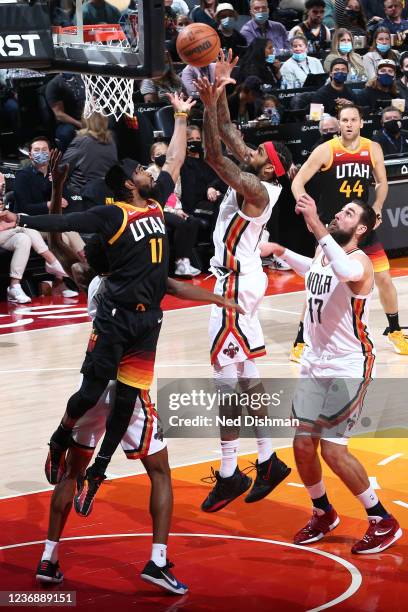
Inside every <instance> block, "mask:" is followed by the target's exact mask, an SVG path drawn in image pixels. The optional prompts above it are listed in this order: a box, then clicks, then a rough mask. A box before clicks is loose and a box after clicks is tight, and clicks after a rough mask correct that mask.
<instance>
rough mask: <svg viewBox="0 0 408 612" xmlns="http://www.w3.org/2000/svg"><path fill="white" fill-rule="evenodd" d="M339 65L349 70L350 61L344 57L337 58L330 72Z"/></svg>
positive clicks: (332, 63)
mask: <svg viewBox="0 0 408 612" xmlns="http://www.w3.org/2000/svg"><path fill="white" fill-rule="evenodd" d="M337 64H341V65H342V66H346V68H348V61H347V60H345V59H343V58H342V57H336V58H335V59H334V60H333V61H332V62H331V64H330V72H331V71H332V70H333V68H334V67H335V66H337Z"/></svg>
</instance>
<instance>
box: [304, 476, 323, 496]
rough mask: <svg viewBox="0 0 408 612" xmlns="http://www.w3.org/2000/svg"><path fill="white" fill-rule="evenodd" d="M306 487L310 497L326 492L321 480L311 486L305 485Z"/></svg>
mask: <svg viewBox="0 0 408 612" xmlns="http://www.w3.org/2000/svg"><path fill="white" fill-rule="evenodd" d="M306 489H307V492H308V493H309V495H310V499H318V498H319V497H321V496H322V495H324V494H325V493H326V487H325V486H324V482H323V480H321V481H320V482H316V484H314V485H312V486H311V487H306Z"/></svg>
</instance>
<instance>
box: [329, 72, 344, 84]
mask: <svg viewBox="0 0 408 612" xmlns="http://www.w3.org/2000/svg"><path fill="white" fill-rule="evenodd" d="M332 79H333V81H335V82H336V83H345V81H346V80H347V72H333V76H332Z"/></svg>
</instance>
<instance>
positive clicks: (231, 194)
mask: <svg viewBox="0 0 408 612" xmlns="http://www.w3.org/2000/svg"><path fill="white" fill-rule="evenodd" d="M262 184H263V185H264V187H265V188H266V190H267V192H268V195H269V202H268V205H267V206H266V207H265V209H264V211H263V212H262V214H261V215H260V216H259V217H248V216H246V215H245V214H244V213H243V212H242V210H241V209H240V207H239V205H238V200H237V193H236V191H235V189H231V187H230V188H229V189H228V191H227V193H226V194H225V196H224V199H223V201H222V203H221V206H220V211H219V214H218V218H217V223H216V226H215V230H214V234H213V240H214V248H215V254H214V257H212V259H211V261H210V264H211V266H212V267H215V268H226V269H227V270H230V271H232V272H235V273H237V274H249V273H252V272H259V271H261V272H262V262H261V258H260V256H259V248H258V245H259V241H260V239H261V236H262V232H263V230H264V227H265V225H266V223H267V222H268V221H269V218H270V216H271V214H272V209H273V207H274V206H275V204H276V202H277V201H278V199H279V196H280V194H281V190H282V187H281V186H280V185H278V184H271V183H266V182H263V181H262Z"/></svg>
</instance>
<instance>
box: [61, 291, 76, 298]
mask: <svg viewBox="0 0 408 612" xmlns="http://www.w3.org/2000/svg"><path fill="white" fill-rule="evenodd" d="M78 295H79V293H78V291H72V289H63V291H62V297H64V298H74V297H78Z"/></svg>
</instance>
